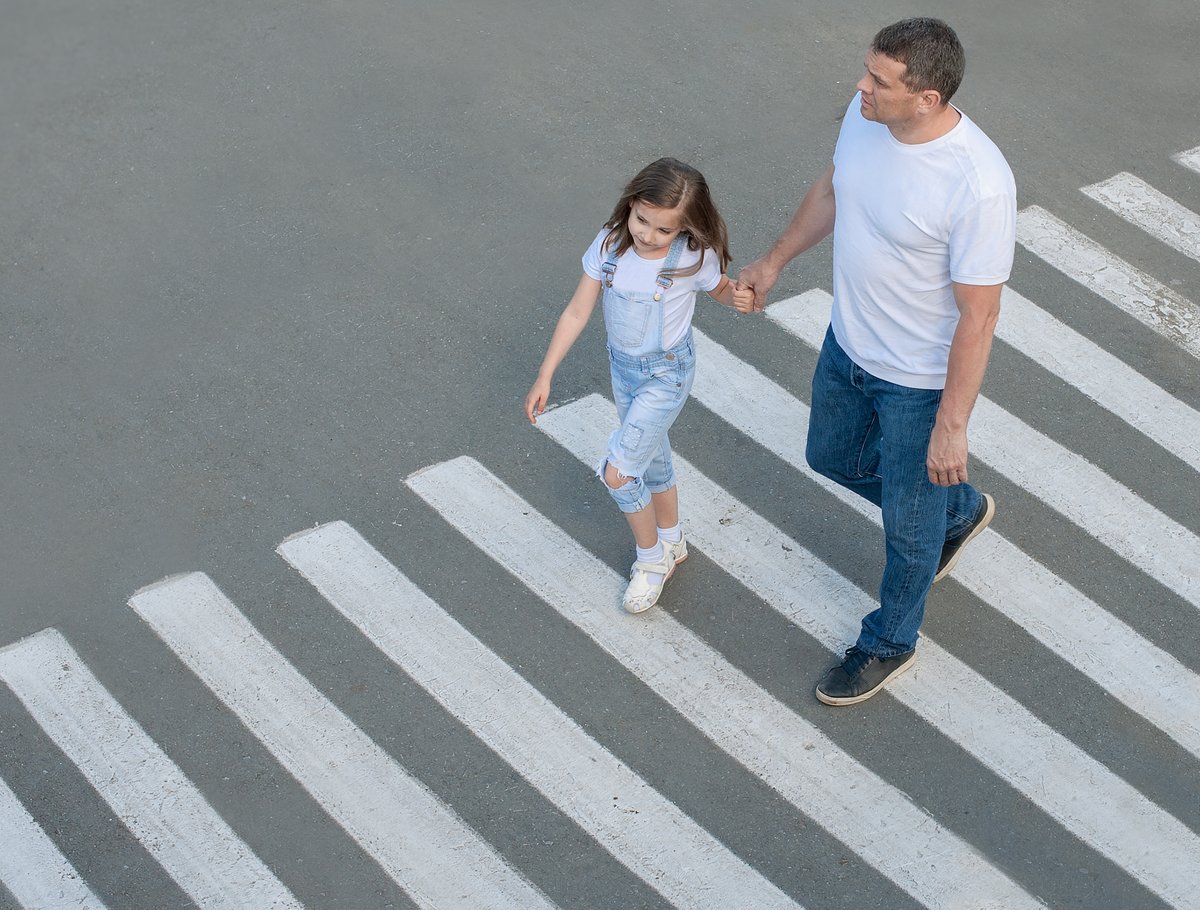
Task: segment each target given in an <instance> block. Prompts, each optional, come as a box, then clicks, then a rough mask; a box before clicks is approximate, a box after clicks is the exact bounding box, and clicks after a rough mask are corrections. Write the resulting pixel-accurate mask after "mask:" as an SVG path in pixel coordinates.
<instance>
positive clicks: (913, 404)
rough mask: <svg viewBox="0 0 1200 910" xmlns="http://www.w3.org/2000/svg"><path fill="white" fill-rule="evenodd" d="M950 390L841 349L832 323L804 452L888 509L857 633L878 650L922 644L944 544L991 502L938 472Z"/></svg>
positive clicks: (890, 652) (884, 653)
mask: <svg viewBox="0 0 1200 910" xmlns="http://www.w3.org/2000/svg"><path fill="white" fill-rule="evenodd" d="M941 400H942V392H941V390H940V389H932V390H931V389H912V388H908V387H907V386H902V385H896V384H895V383H893V382H887V381H886V380H883V379H879V378H878V377H876V376H872V375H871V374H870V373H868V372H867V371H866V370H864V369H863V368H862V367H860V366H858V364H856V363H855V362H854V361H852V360H851V359H850V358H849V356H847V354H846V352H845V351H843V350H842V348H841V346H840V345H839V344H838V343H837V340H836V339H835V338H834V336H833V328H832V327H830V329H829V330H828V331H827V332H826V334H825V344H824V345H823V346H822V348H821V356H820V358H819V359H818V361H817V369H816V372H815V373H814V374H813V396H812V416H811V419H810V421H809V425H808V449H807V451H806V453H805V454H806V457H807V459H808V463H809V465H810V466H811V467H812V469H813V470H814V471H816V472H817V473H819V474H822V475H824V476H825V477H828V478H829V479H830V480H833V481H836V482H837V483H839V484H841V485H842V486H843V487H845V488H846V489H848V490H852V491H854V492H855V493H857V494H858V495H859V496H862V497H863V498H864V499H867V500H869V501H870V502H873V503H874V504H875V505H877V506H879V507H880V509H882V511H883V532H884V538H885V541H886V546H887V562H886V565H885V566H884V570H883V582H882V583H881V584H880V587H879V609H877V610H874V611H872V612H871V613H868V614H867V615H866V616H865V617H864V618H863V621H862V631H861V632H860V633H859V637H858V641H857V642H856V645H857V646H858V647H859V648H861V649H862V650H863V651H865V652H867V653H868V654H873V655H875V656H876V657H895V656H896V655H897V654H904V653H906V652H908V651H911V650H912V649H913V648H915V647H916V644H917V631H918V629H920V627H921V621H922V620H923V619H924V617H925V597H926V595H927V594H928V593H929V587H930V585H931V584H933V576H934V575H935V574H937V565H938V560H939V559H940V557H941V553H942V545H943V544H944V543H945V542H946V541H947V540H953V539H955V538H957V537H961V536H962V535H963V534H964V533H965V532H966V530H967V528H968V527H969V526H970V525H971V523H972V522H973V521H974V520H975V518H976V517H977V516H978V515H979V514H980V512H981V510H982V509H983V498H982V496H981V495H980V494H979V492H978V491H977V490H976V489H975V488H974V487H972V486H971V485H970V484H966V483H960V484H956V485H955V486H952V487H939V486H938V485H937V484H934V483H931V482H930V480H929V475H928V473H927V472H926V467H925V459H926V456H927V454H928V450H929V437H930V434H931V433H932V432H933V423H934V419H935V418H936V417H937V410H938V405H939V404H941Z"/></svg>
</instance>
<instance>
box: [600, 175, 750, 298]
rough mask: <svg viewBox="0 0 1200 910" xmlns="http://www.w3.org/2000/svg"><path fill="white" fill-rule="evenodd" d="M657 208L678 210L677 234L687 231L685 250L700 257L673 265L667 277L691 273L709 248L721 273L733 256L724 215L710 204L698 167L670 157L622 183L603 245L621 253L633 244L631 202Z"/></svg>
mask: <svg viewBox="0 0 1200 910" xmlns="http://www.w3.org/2000/svg"><path fill="white" fill-rule="evenodd" d="M639 200H640V201H641V202H644V203H646V204H647V205H653V206H655V207H657V208H664V209H673V208H678V209H679V210H680V227H679V231H680V233H681V234H687V245H688V249H689V250H699V251H700V259H699V260H698V261H697V262H696V264H695V265H693V266H691V267H690V268H687V269H673V270H672V272H671V275H670V276H668V277H673V276H678V277H683V276H687V275H694V274H696V272H698V271H700V267H701V265H703V264H704V254H705V252H706V251H707V250H712V251H713V252H714V253H716V254H717V257H718V258H719V259H720V263H721V273H722V274H724V272H725V268H726V267H727V266H728V265H729V263H730V262H731V261H732V260H733V257H732V256H730V255H729V230H728V229H727V228H726V227H725V219H723V218H722V217H721V213H720V212H718V211H717V207H716V206H715V205H714V204H713V201H712V195H711V194H710V193H709V191H708V181H706V180H705V179H704V175H703V174H701V173H700V172H699V171H698V170H696V169H695V168H694V167H692V166H691V165H688V164H684V163H683V162H682V161H676V160H675V159H674V158H659V159H658V160H657V161H655V162H653V163H652V164H648V165H646V167H644V168H642V170H641V171H639V172H638V174H637V176H635V177H634V178H633V179H632V180H630V181H629V183H628V184H627V185H626V187H625V190H624V192H622V193H621V198H620V199H619V200H617V205H616V208H614V209H613V212H612V214H611V215H609V217H608V221H606V222H604V226H605V227H606V228H608V229H609V231H608V237H606V238H605V240H604V248H605V249H609V250H614V251H615V252H616V255H617V256H622V255H624V254H625V252H626V251H627V250H628V249H629V248H630V247H631V246H633V237H632V236H631V235H630V233H629V212H630V210H631V209H632V208H633V204H634V202H637V201H639Z"/></svg>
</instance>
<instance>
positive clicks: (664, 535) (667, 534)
mask: <svg viewBox="0 0 1200 910" xmlns="http://www.w3.org/2000/svg"><path fill="white" fill-rule="evenodd" d="M658 539H659V540H665V541H666V542H667V543H679V541H681V540H683V528H682V527H681V526H680V525H678V524H677V525H675V526H674V527H670V528H659V529H658Z"/></svg>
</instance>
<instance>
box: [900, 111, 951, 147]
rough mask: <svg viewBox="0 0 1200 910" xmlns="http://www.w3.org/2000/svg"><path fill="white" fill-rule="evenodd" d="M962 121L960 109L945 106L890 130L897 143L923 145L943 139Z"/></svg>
mask: <svg viewBox="0 0 1200 910" xmlns="http://www.w3.org/2000/svg"><path fill="white" fill-rule="evenodd" d="M961 119H962V114H960V113H959V112H958V108H956V107H954V105H952V104H944V105H942V107H941V109H940V110H937V111H933V112H931V113H929V114H927V115H925V116H917V117H913V118H912V119H911V120H906V121H905V122H904V123H903V124H897V125H896V126H889V127H888V129H889V130H891V131H892V135H893V136H895V137H896V141H897V142H903V143H904V144H905V145H921V144H922V143H924V142H932V141H933V140H934V139H940V138H942V136H945V135H946V134H947V133H948V132H950V131H951V130H952V129H954V128H955V127H956V126H958V121H960V120H961Z"/></svg>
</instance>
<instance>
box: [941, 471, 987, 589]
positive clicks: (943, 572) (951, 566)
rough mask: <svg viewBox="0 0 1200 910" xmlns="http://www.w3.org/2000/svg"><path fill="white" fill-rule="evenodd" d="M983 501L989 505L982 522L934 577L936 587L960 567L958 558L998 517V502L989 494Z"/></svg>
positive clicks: (973, 529) (972, 530) (984, 495)
mask: <svg viewBox="0 0 1200 910" xmlns="http://www.w3.org/2000/svg"><path fill="white" fill-rule="evenodd" d="M983 501H984V502H985V503H986V504H987V508H986V510H985V511H984V513H983V518H982V519H981V520H980V522H979V524H977V525H975V527H973V528H972V529H971V533H970V534H968V535H967V536H966V537H964V538H963V542H962V543H960V544H959V545H958V549H957V550H955V551H954V555H953V556H951V557H950V561H949V562H948V563H946V565H945V566H944V567H943V568H942V570H941V571H940V572H938V573H937V575H935V576H933V584H935V585H936V584H937V583H938V582H939V581H941V580H942V579H943V578H945V577H946V576H947V575H949V574H950V573H951V572H952V571H954V567H955V566H956V565H958V557H960V556H962V551H963V550H964V549H965V548H966V546H967V544H969V543H970V542H971V541H972V540H974V539H975V538H976V537H978V536H979V535H980V534H982V533H983V531H984V530H985V529H986V528H987V526H988V525H990V524H991V523H992V519H993V518H994V517H995V515H996V500H994V499H992V497H991V496H990V495H989V494H987V493H984V494H983Z"/></svg>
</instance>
